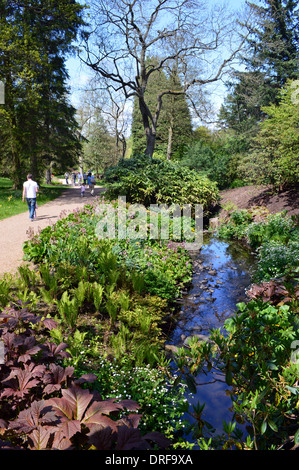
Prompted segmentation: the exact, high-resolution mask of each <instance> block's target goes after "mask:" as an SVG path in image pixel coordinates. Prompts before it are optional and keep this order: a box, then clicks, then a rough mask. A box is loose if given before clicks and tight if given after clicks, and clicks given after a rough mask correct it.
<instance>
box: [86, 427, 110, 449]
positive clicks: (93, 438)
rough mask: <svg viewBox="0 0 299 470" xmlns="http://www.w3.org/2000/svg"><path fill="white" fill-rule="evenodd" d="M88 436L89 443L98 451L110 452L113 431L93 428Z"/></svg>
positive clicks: (108, 428)
mask: <svg viewBox="0 0 299 470" xmlns="http://www.w3.org/2000/svg"><path fill="white" fill-rule="evenodd" d="M87 435H88V442H89V443H90V444H91V445H93V446H94V447H95V448H96V449H97V450H110V449H111V444H112V436H113V431H112V429H111V428H110V427H105V428H102V426H97V425H95V426H93V427H92V429H91V430H90V432H89V433H88V434H87Z"/></svg>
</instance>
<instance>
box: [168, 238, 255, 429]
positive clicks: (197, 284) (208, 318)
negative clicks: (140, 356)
mask: <svg viewBox="0 0 299 470" xmlns="http://www.w3.org/2000/svg"><path fill="white" fill-rule="evenodd" d="M254 264H255V258H254V256H253V255H252V254H251V252H250V250H249V249H247V247H245V246H244V245H242V244H241V243H238V242H233V243H226V242H223V241H220V240H218V239H217V238H215V237H214V236H213V235H211V234H208V235H205V236H204V245H203V247H202V249H201V251H200V252H199V253H198V254H197V255H196V256H195V257H194V273H193V279H192V285H191V288H190V289H189V291H188V293H187V294H185V295H184V296H183V299H182V301H181V302H182V307H181V310H180V312H179V317H178V322H177V325H176V327H175V330H174V332H173V334H172V335H171V338H170V341H169V344H171V345H175V346H179V347H181V346H183V345H184V344H186V340H187V339H188V338H189V337H192V336H194V335H198V336H199V337H202V339H205V338H206V339H207V338H208V335H209V331H210V330H211V329H212V328H217V329H218V328H220V329H221V328H222V327H223V324H224V322H225V320H226V319H227V318H229V317H230V316H231V315H232V314H233V312H234V311H235V310H236V304H237V303H238V302H242V301H244V300H246V294H245V289H246V288H247V287H248V286H249V285H250V284H251V274H252V272H253V269H254ZM215 379H221V377H220V376H218V377H216V376H215V375H213V374H209V375H205V374H202V376H200V377H197V382H199V383H202V384H205V385H198V386H197V393H196V394H195V395H192V396H190V394H189V393H188V394H187V395H186V398H187V399H188V402H189V404H190V407H191V408H192V405H193V404H197V403H198V402H199V403H200V404H203V403H205V408H204V412H203V415H202V417H203V419H204V420H206V421H207V422H209V423H210V424H211V425H212V426H213V427H214V428H215V434H218V433H220V434H221V433H222V432H223V420H225V421H230V420H231V419H232V412H231V411H230V410H229V409H230V407H231V405H232V402H231V399H230V398H229V397H228V396H227V395H226V390H227V389H228V386H227V384H225V383H223V382H221V381H219V380H216V381H215ZM207 382H212V383H209V384H206V383H207ZM189 421H190V419H189ZM190 422H192V421H190Z"/></svg>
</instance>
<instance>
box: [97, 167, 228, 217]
mask: <svg viewBox="0 0 299 470" xmlns="http://www.w3.org/2000/svg"><path fill="white" fill-rule="evenodd" d="M104 180H105V182H106V185H107V196H108V198H110V199H116V198H117V197H118V196H126V199H127V202H129V203H138V204H143V205H144V206H146V207H149V206H150V204H167V205H171V204H179V205H181V206H182V205H183V204H193V205H194V204H203V206H204V209H205V210H208V209H209V208H210V207H211V206H212V205H214V204H216V203H217V202H218V200H219V192H218V189H217V185H216V184H215V183H213V182H211V181H210V180H209V179H208V178H207V177H205V176H201V175H200V174H199V173H198V172H196V171H195V170H190V169H188V168H186V167H182V166H181V165H179V164H178V163H174V162H169V161H161V160H152V161H148V160H147V159H146V158H141V159H135V160H123V161H121V162H120V163H119V164H118V166H116V167H113V168H110V169H109V170H107V171H106V172H105V174H104Z"/></svg>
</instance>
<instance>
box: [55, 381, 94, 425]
mask: <svg viewBox="0 0 299 470" xmlns="http://www.w3.org/2000/svg"><path fill="white" fill-rule="evenodd" d="M62 395H63V397H64V399H65V400H67V402H68V404H69V406H70V407H71V408H72V410H73V413H74V418H75V419H78V420H79V421H81V419H82V417H83V414H84V412H85V411H86V408H87V407H88V405H89V403H90V401H91V400H92V395H91V394H90V393H89V391H88V390H82V388H80V387H78V386H76V385H74V386H72V387H70V388H68V389H66V390H63V391H62Z"/></svg>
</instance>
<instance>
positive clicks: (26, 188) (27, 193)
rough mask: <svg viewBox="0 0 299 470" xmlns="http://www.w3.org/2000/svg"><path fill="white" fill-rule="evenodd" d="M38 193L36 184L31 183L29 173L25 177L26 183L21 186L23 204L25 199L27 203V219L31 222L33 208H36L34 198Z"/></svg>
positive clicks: (34, 182)
mask: <svg viewBox="0 0 299 470" xmlns="http://www.w3.org/2000/svg"><path fill="white" fill-rule="evenodd" d="M37 193H38V184H37V183H36V181H33V179H32V175H31V174H30V173H29V174H28V175H27V181H25V183H24V184H23V202H25V198H26V201H27V205H28V209H29V219H30V220H31V222H33V220H34V213H35V206H36V196H37Z"/></svg>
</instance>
